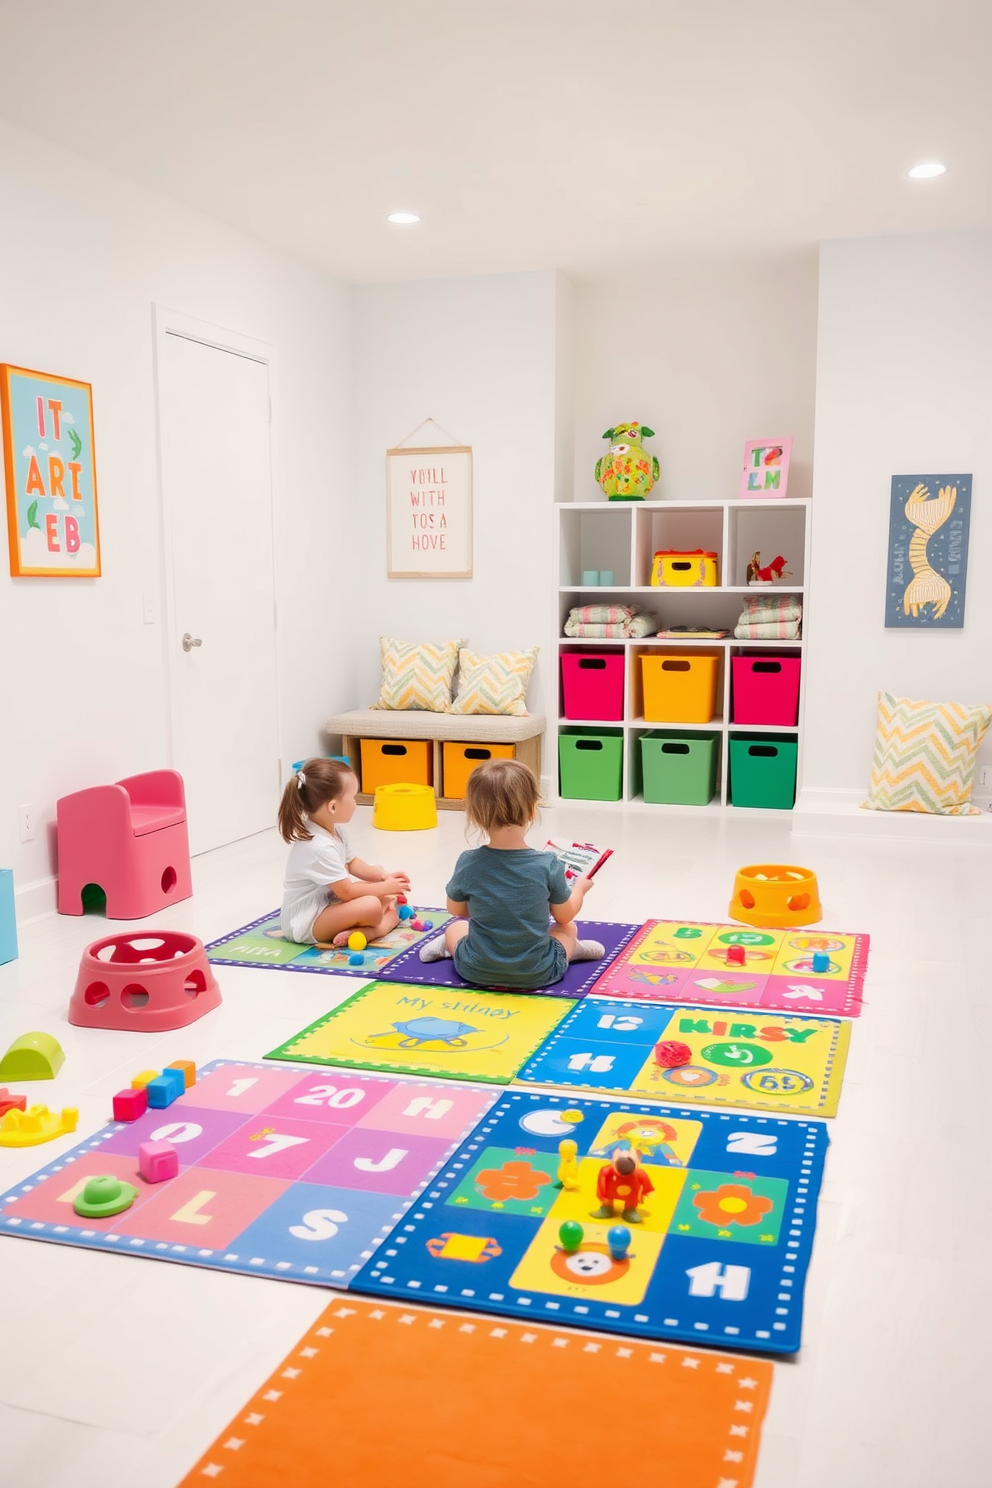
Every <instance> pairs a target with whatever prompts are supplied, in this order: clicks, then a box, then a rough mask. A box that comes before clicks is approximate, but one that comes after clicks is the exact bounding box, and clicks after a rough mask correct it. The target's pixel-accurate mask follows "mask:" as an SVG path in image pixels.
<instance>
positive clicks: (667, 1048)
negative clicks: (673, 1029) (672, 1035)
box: [654, 1039, 692, 1069]
mask: <svg viewBox="0 0 992 1488" xmlns="http://www.w3.org/2000/svg"><path fill="white" fill-rule="evenodd" d="M654 1057H655V1060H656V1062H657V1063H658V1064H660V1065H661V1067H662V1069H677V1068H678V1067H679V1065H680V1064H689V1063H690V1061H691V1059H692V1050H691V1049H690V1048H689V1045H688V1044H680V1043H678V1042H677V1041H676V1040H675V1039H666V1040H665V1042H664V1043H662V1044H656V1045H655V1049H654Z"/></svg>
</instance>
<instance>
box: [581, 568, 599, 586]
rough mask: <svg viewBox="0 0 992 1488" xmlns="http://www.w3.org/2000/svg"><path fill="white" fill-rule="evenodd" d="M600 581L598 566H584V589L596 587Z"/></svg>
mask: <svg viewBox="0 0 992 1488" xmlns="http://www.w3.org/2000/svg"><path fill="white" fill-rule="evenodd" d="M598 583H599V569H598V568H584V569H583V570H582V587H583V589H595V588H596V586H597V585H598Z"/></svg>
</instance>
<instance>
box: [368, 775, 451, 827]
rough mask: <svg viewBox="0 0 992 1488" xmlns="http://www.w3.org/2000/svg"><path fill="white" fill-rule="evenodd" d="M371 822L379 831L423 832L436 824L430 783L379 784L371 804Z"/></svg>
mask: <svg viewBox="0 0 992 1488" xmlns="http://www.w3.org/2000/svg"><path fill="white" fill-rule="evenodd" d="M372 825H373V826H374V827H378V828H379V831H380V832H424V831H426V830H427V828H428V827H436V826H437V802H436V801H435V799H434V787H433V786H432V785H409V784H407V783H406V782H400V783H398V784H396V785H380V786H378V787H377V788H376V793H375V803H374V804H373V807H372Z"/></svg>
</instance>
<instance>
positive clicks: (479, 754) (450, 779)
mask: <svg viewBox="0 0 992 1488" xmlns="http://www.w3.org/2000/svg"><path fill="white" fill-rule="evenodd" d="M516 752H517V746H516V745H515V744H449V743H447V742H446V743H445V744H443V745H442V746H441V754H442V770H443V784H442V787H441V794H442V796H444V798H445V800H447V801H462V800H464V799H465V787H466V786H467V785H468V777H469V776H470V775H471V773H472V771H473V770H477V769H478V768H479V766H480V765H484V764H485V762H486V760H490V759H513V757H514V755H515V754H516Z"/></svg>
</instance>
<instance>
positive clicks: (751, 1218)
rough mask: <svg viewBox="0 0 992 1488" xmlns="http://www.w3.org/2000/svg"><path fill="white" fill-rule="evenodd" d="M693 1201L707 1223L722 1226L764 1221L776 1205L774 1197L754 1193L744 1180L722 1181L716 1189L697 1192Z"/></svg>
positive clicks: (700, 1215) (701, 1217)
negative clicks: (735, 1181)
mask: <svg viewBox="0 0 992 1488" xmlns="http://www.w3.org/2000/svg"><path fill="white" fill-rule="evenodd" d="M692 1202H693V1203H694V1204H695V1206H696V1208H697V1209H698V1210H699V1217H700V1219H701V1220H702V1221H703V1223H704V1224H711V1225H718V1226H720V1227H721V1228H722V1227H723V1226H725V1225H729V1224H737V1225H753V1224H760V1222H761V1220H762V1219H763V1218H764V1216H765V1215H766V1214H767V1213H768V1211H769V1209H774V1207H775V1205H774V1202H773V1201H772V1200H771V1199H766V1198H765V1197H764V1196H763V1195H762V1194H756V1193H752V1192H751V1190H750V1189H749V1188H745V1187H744V1185H743V1184H742V1183H721V1184H720V1187H719V1188H718V1189H716V1190H711V1191H710V1192H709V1193H701V1194H697V1195H696V1197H695V1198H694V1199H693V1201H692Z"/></svg>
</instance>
